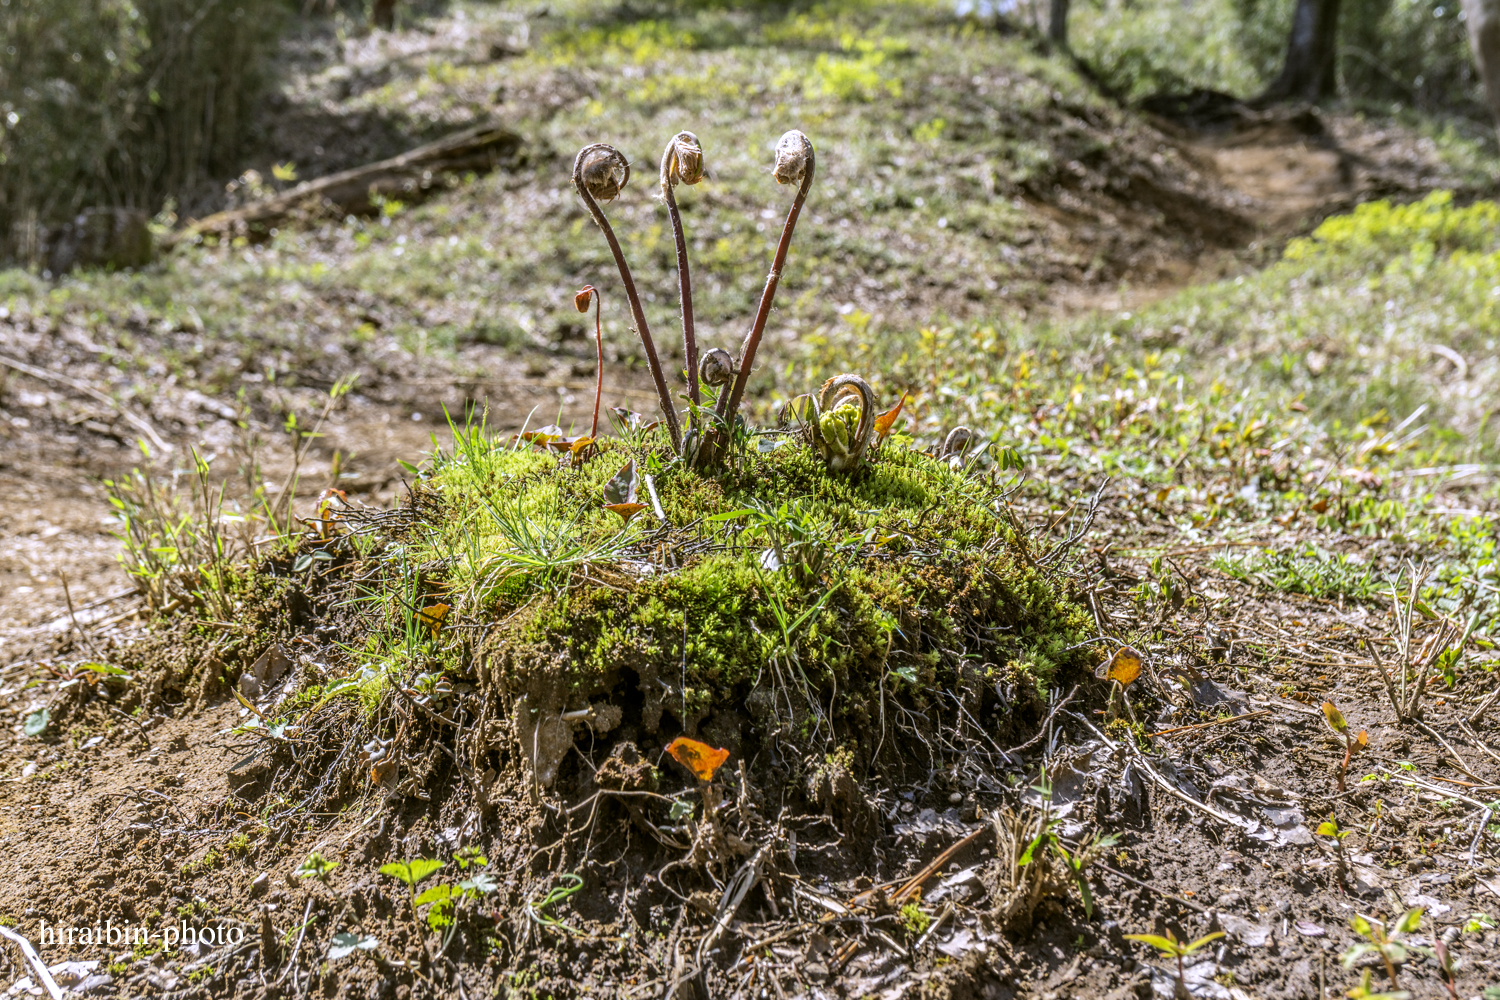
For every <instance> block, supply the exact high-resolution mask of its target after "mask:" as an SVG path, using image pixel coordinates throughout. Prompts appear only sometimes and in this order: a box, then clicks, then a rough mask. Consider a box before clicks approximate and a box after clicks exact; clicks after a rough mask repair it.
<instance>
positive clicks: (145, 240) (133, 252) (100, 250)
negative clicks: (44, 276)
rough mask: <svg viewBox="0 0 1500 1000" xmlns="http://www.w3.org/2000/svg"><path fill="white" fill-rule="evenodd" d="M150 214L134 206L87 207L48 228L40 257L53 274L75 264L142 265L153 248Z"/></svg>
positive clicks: (147, 259) (148, 257)
mask: <svg viewBox="0 0 1500 1000" xmlns="http://www.w3.org/2000/svg"><path fill="white" fill-rule="evenodd" d="M149 221H150V216H148V215H147V214H146V213H145V212H143V211H141V210H140V209H135V208H88V209H84V210H83V211H82V212H81V213H79V214H78V215H77V216H75V217H74V218H73V221H72V222H65V223H63V224H62V225H61V226H57V227H56V228H54V229H51V230H49V231H47V233H46V234H45V236H44V240H43V254H42V256H43V259H44V260H45V261H46V266H47V270H49V271H51V272H52V273H53V274H54V275H61V274H65V273H67V272H68V271H71V270H73V269H74V268H75V267H109V268H116V267H144V266H145V265H147V264H149V263H151V259H152V257H153V256H154V248H153V246H152V242H151V230H150V229H149V228H148V227H147V223H148V222H149Z"/></svg>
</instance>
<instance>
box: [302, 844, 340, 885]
mask: <svg viewBox="0 0 1500 1000" xmlns="http://www.w3.org/2000/svg"><path fill="white" fill-rule="evenodd" d="M338 866H339V863H338V862H337V861H329V860H328V859H327V858H325V857H323V855H321V854H319V853H318V852H317V851H312V852H310V853H309V854H308V855H307V860H306V861H304V862H302V863H301V864H300V865H298V866H297V868H296V869H295V870H294V871H293V872H292V874H293V875H295V876H297V877H298V878H315V879H317V880H318V881H319V882H322V883H323V884H324V885H327V884H328V876H329V875H331V874H333V870H334V869H335V868H337V867H338Z"/></svg>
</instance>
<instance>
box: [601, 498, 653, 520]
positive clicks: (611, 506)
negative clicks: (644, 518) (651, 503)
mask: <svg viewBox="0 0 1500 1000" xmlns="http://www.w3.org/2000/svg"><path fill="white" fill-rule="evenodd" d="M604 509H605V510H612V511H614V512H615V513H616V514H619V515H620V516H621V517H623V518H624V519H625V523H626V524H629V523H630V519H631V518H632V517H635V516H636V515H637V514H639V513H640V512H641V511H643V510H645V509H646V505H645V504H643V503H607V504H605V505H604Z"/></svg>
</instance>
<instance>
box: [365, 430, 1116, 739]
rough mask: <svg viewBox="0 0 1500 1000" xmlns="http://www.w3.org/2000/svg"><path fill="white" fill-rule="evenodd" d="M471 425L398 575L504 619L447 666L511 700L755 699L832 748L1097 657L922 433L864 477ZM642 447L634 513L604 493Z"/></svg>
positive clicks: (984, 485) (432, 476) (1067, 606)
mask: <svg viewBox="0 0 1500 1000" xmlns="http://www.w3.org/2000/svg"><path fill="white" fill-rule="evenodd" d="M458 436H459V444H458V446H457V447H455V448H454V449H453V450H452V451H451V452H448V453H440V454H438V455H436V456H435V457H434V459H433V460H432V462H431V463H430V464H431V470H430V473H429V474H428V478H427V480H426V485H427V487H428V488H429V489H430V491H431V492H430V494H429V495H428V499H429V500H430V501H431V503H432V504H433V505H434V506H435V509H437V510H439V511H441V513H440V514H439V515H437V516H434V517H431V518H429V523H428V524H427V525H426V526H425V531H424V532H423V539H424V540H423V541H422V542H421V543H414V544H413V545H412V547H411V549H410V550H409V552H407V553H406V554H405V555H404V556H403V559H402V562H403V564H405V565H408V566H420V567H424V569H423V570H422V571H421V574H422V576H421V580H420V582H419V583H417V584H413V583H412V582H411V580H412V578H411V577H408V580H407V582H406V583H404V584H401V585H400V587H396V588H393V589H397V590H400V589H401V588H403V587H404V588H405V590H404V592H407V593H411V594H413V595H415V594H416V593H417V591H418V590H422V589H423V588H427V589H432V588H436V590H440V591H444V592H445V596H443V597H442V598H441V599H442V600H443V602H444V603H451V604H452V605H453V606H454V608H455V609H456V613H457V614H458V615H459V616H461V617H462V619H463V620H464V621H466V622H470V623H474V624H482V623H485V622H489V623H492V624H491V627H490V628H489V629H488V630H487V639H486V640H485V643H484V644H483V647H482V649H481V650H480V655H479V656H478V657H477V658H476V659H475V660H474V663H473V664H469V665H466V664H465V663H464V662H463V660H464V656H456V657H450V659H451V661H452V662H451V668H452V669H453V670H454V671H455V672H463V673H468V672H469V666H471V665H477V666H479V667H480V668H481V669H480V671H479V674H480V676H482V677H483V678H484V679H486V680H487V681H488V682H490V683H491V684H492V685H494V686H495V687H497V688H498V689H500V690H501V691H508V692H511V694H512V695H515V694H520V693H527V696H528V697H529V698H537V699H540V700H541V701H545V702H551V703H554V706H553V707H554V708H557V709H568V710H573V709H577V708H580V707H583V706H584V705H586V704H587V702H588V700H590V699H606V700H609V699H616V700H618V699H619V698H620V697H625V698H626V699H627V700H629V699H632V698H633V699H635V700H637V701H638V702H639V703H641V705H642V708H641V712H642V722H643V724H644V725H645V726H646V728H647V729H648V730H656V729H657V728H658V727H659V726H662V725H664V724H665V725H667V726H668V727H669V728H671V729H676V728H678V727H680V728H681V729H683V730H685V731H687V732H693V731H694V730H695V729H696V727H697V726H698V725H699V724H700V723H702V722H703V721H704V720H705V719H707V718H708V717H709V716H711V715H713V714H714V713H716V712H719V711H722V710H739V709H741V708H746V709H748V710H749V711H750V714H751V715H753V716H756V717H757V721H759V722H762V723H767V724H771V723H774V724H776V725H779V726H782V727H784V728H787V729H789V730H791V731H795V732H799V733H802V734H804V735H808V734H811V733H814V732H822V733H823V735H824V736H825V737H835V738H836V737H837V735H838V733H839V732H840V731H843V730H846V729H847V728H848V727H850V726H865V725H870V724H873V723H874V722H875V720H876V719H877V718H879V717H880V715H881V713H882V711H883V710H884V705H883V700H884V699H887V698H898V697H899V698H901V699H903V700H904V701H905V703H907V704H910V705H912V706H914V707H917V708H919V709H920V707H921V706H925V705H928V704H930V703H932V701H934V700H935V699H938V698H940V697H942V696H941V695H940V694H939V692H941V691H944V690H951V689H953V688H954V686H955V684H957V683H959V682H960V681H963V680H965V679H966V678H968V677H970V676H971V675H973V676H980V677H982V679H983V680H984V682H985V686H986V687H987V688H988V687H990V686H992V685H993V682H995V681H997V680H1003V681H1006V682H1007V683H1011V682H1015V684H1014V686H1015V687H1016V689H1018V690H1019V691H1021V692H1022V693H1023V694H1029V693H1031V692H1038V693H1040V692H1042V691H1044V690H1045V688H1046V686H1047V685H1049V684H1050V683H1052V681H1053V679H1054V677H1055V676H1056V675H1057V673H1058V672H1059V671H1060V670H1063V669H1066V668H1069V667H1079V666H1081V665H1082V664H1083V657H1084V656H1085V655H1086V654H1083V653H1081V652H1079V644H1080V642H1081V640H1082V639H1083V638H1084V637H1085V635H1086V634H1087V631H1088V625H1089V623H1088V619H1087V617H1086V615H1085V614H1084V613H1083V612H1082V611H1081V610H1080V609H1079V608H1078V607H1077V606H1076V605H1074V604H1073V603H1071V602H1070V601H1069V600H1068V599H1067V596H1066V594H1065V593H1064V587H1063V585H1062V583H1061V582H1060V581H1059V580H1058V579H1057V578H1055V577H1054V576H1052V575H1049V574H1047V573H1044V572H1043V571H1040V570H1038V569H1037V568H1036V567H1035V565H1034V564H1033V562H1032V560H1031V557H1030V556H1029V555H1028V554H1027V553H1026V552H1025V551H1023V550H1022V548H1020V547H1019V545H1018V543H1017V541H1016V539H1015V536H1014V532H1013V531H1012V529H1011V527H1010V522H1009V520H1008V519H1006V518H1005V517H1004V515H1003V510H1002V507H1001V506H1000V501H999V500H998V497H997V495H996V491H995V489H994V487H993V485H992V484H991V483H990V482H989V481H988V480H986V479H983V478H977V477H967V476H965V475H963V474H962V473H960V472H958V471H955V470H953V469H951V468H950V467H949V466H948V465H947V464H946V463H944V462H940V461H938V460H936V459H933V458H931V457H930V456H927V455H925V454H922V453H920V452H917V451H915V450H913V449H912V448H911V447H909V445H908V444H907V443H905V442H899V441H898V442H888V443H887V444H886V445H885V446H884V447H883V448H882V449H881V450H880V451H879V452H878V453H877V455H876V457H875V460H874V462H873V464H872V465H871V466H870V467H869V468H867V469H866V470H864V471H863V472H862V473H861V474H860V475H857V476H854V477H841V476H836V475H830V474H829V473H828V472H827V471H826V469H825V468H824V466H823V464H822V462H821V461H819V460H818V458H817V457H816V456H815V455H813V454H812V453H811V451H810V450H808V449H807V448H805V447H802V446H801V445H800V444H798V443H796V442H794V441H791V440H780V441H777V442H776V444H775V446H774V447H771V448H769V450H767V451H764V452H755V453H752V454H749V455H746V456H745V457H744V459H743V461H742V462H741V463H739V464H738V466H737V467H736V468H735V469H734V471H732V472H729V473H726V474H725V475H723V476H722V477H719V478H709V477H704V476H702V475H699V474H698V473H696V472H694V471H692V470H689V469H687V468H685V467H683V466H682V465H681V464H680V463H666V464H662V463H661V460H660V454H661V453H660V452H658V451H655V450H654V449H656V448H659V447H660V446H661V445H662V444H663V440H662V439H660V438H659V437H657V436H655V435H648V436H646V437H644V438H643V439H640V440H638V441H634V442H631V443H630V444H629V445H627V444H626V443H624V442H621V441H618V440H611V441H607V442H605V443H604V444H603V445H602V446H601V449H600V450H599V451H598V453H597V454H594V455H593V456H591V457H589V458H587V459H585V460H583V461H582V462H581V463H575V461H574V460H573V459H572V458H571V457H570V456H568V455H566V454H559V453H557V452H544V451H542V450H540V449H534V448H531V447H529V446H522V448H521V449H520V450H517V449H516V448H515V447H514V446H513V445H512V444H511V443H510V442H509V441H506V440H501V439H487V438H485V437H484V436H483V435H482V434H479V433H469V432H466V431H459V432H458ZM631 461H634V463H635V466H636V468H637V469H638V470H639V481H638V484H637V492H638V495H639V499H640V501H641V503H643V504H645V505H646V510H645V511H643V512H642V513H640V514H637V515H636V516H635V517H634V518H633V519H632V520H630V521H628V522H622V519H621V518H620V517H619V516H618V515H617V514H615V513H613V512H611V511H609V510H606V509H605V507H604V500H603V490H604V484H605V483H606V482H608V481H609V480H610V479H611V478H612V477H615V476H616V475H617V474H619V473H620V472H621V469H622V468H623V467H624V466H626V465H627V463H629V462H631ZM652 469H654V470H655V471H654V472H652V471H649V470H652ZM648 479H649V484H648V481H647V480H648ZM653 491H654V493H655V497H656V498H657V499H658V500H659V501H660V505H661V508H662V511H663V513H665V514H666V520H667V524H666V525H663V524H661V523H660V521H659V520H658V519H657V518H656V516H655V515H654V514H653V512H652V509H653V507H654V504H653V502H652V500H651V495H652V492H653ZM434 568H436V575H435V576H434V575H433V572H434ZM414 586H415V587H416V588H417V589H416V590H414V589H412V588H413V587H414ZM424 592H425V591H424ZM416 599H417V598H416V597H415V596H413V597H412V598H411V599H410V600H408V601H405V602H398V603H403V604H405V603H413V602H414V601H415V600H416ZM421 599H422V600H437V599H438V598H436V597H423V598H421ZM397 626H399V623H395V624H393V629H394V628H396V627H397ZM459 643H460V641H459V640H454V639H445V640H444V641H439V642H435V643H434V644H433V645H435V646H438V647H441V649H446V650H448V651H450V652H451V651H452V650H454V649H456V648H458V646H459ZM377 646H379V647H380V648H384V646H383V645H381V644H377ZM441 649H434V650H428V653H427V655H436V656H445V655H446V654H444V653H443V652H442V651H441ZM631 692H634V694H633V695H632V694H631ZM664 716H670V717H671V718H672V720H673V721H671V722H669V723H664V722H663V718H664ZM825 726H827V727H831V729H824V728H823V727H825ZM762 728H764V727H762ZM871 742H873V741H871Z"/></svg>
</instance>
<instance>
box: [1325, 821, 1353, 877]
mask: <svg viewBox="0 0 1500 1000" xmlns="http://www.w3.org/2000/svg"><path fill="white" fill-rule="evenodd" d="M1353 832H1354V831H1353V830H1345V829H1344V828H1343V827H1341V826H1339V821H1338V820H1336V819H1334V818H1333V813H1329V814H1328V818H1327V819H1325V820H1324V821H1323V822H1321V823H1319V824H1318V836H1320V837H1331V838H1333V847H1334V850H1335V851H1337V852H1338V859H1339V878H1340V879H1341V880H1342V879H1346V878H1347V877H1348V875H1349V859H1348V857H1346V856H1345V854H1344V838H1345V837H1347V836H1349V834H1351V833H1353Z"/></svg>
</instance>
